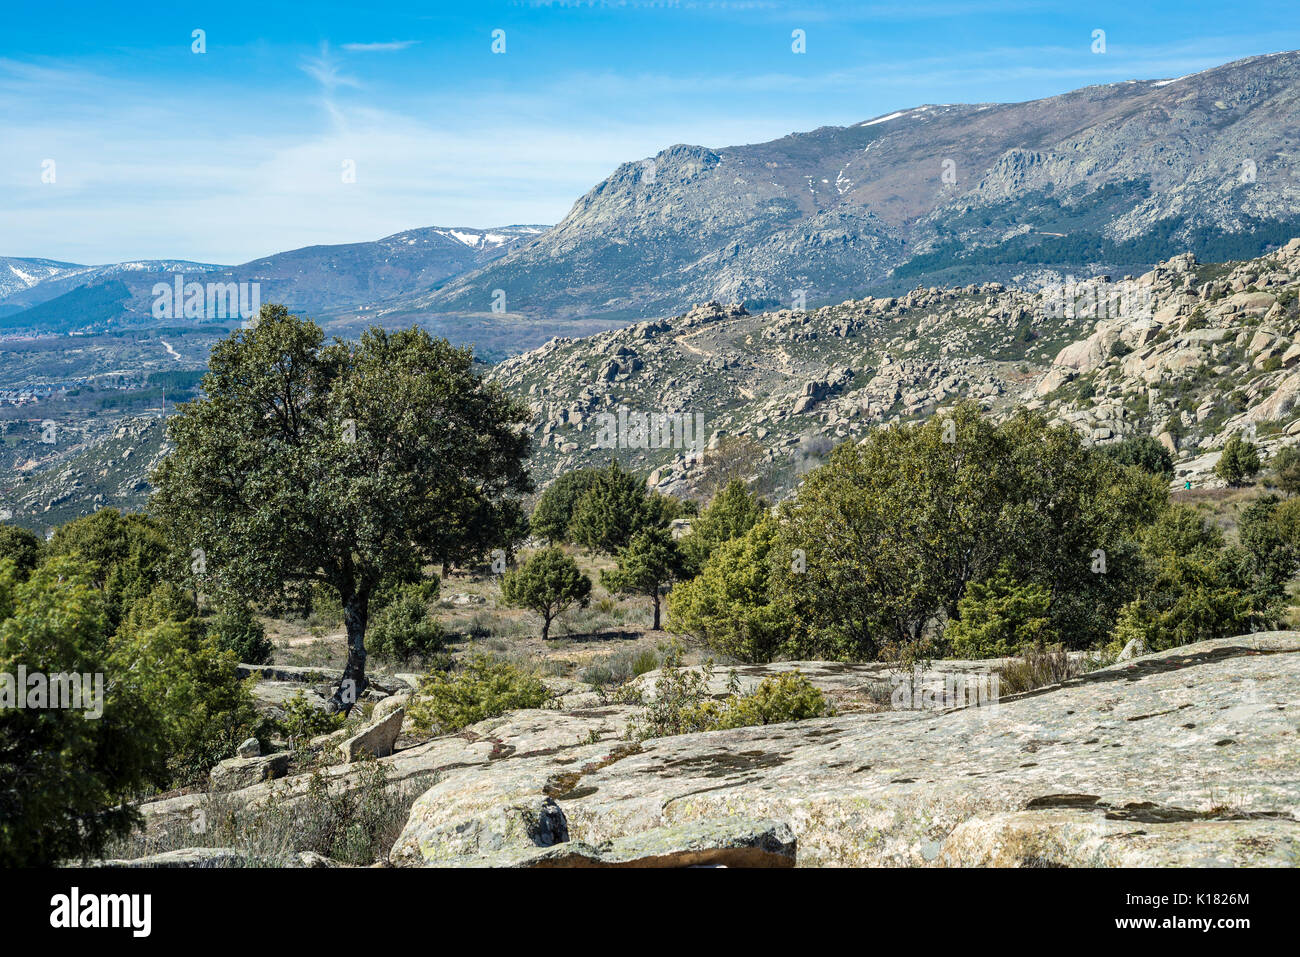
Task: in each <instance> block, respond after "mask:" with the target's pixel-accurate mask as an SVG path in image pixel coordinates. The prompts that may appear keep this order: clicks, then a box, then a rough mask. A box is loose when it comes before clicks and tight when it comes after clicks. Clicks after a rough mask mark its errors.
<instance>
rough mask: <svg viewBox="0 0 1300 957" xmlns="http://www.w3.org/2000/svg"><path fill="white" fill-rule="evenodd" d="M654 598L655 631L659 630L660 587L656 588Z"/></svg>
mask: <svg viewBox="0 0 1300 957" xmlns="http://www.w3.org/2000/svg"><path fill="white" fill-rule="evenodd" d="M654 599H655V631H658V630H659V589H658V588H656V589H655V593H654Z"/></svg>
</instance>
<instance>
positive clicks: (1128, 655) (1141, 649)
mask: <svg viewBox="0 0 1300 957" xmlns="http://www.w3.org/2000/svg"><path fill="white" fill-rule="evenodd" d="M1146 653H1147V643H1146V642H1145V641H1143V640H1142V639H1141V638H1130V639H1129V640H1128V644H1126V645H1125V646H1124V650H1123V651H1121V652H1120V653H1119V659H1118V660H1120V661H1131V660H1133V659H1134V658H1140V657H1141V656H1142V655H1145V654H1146Z"/></svg>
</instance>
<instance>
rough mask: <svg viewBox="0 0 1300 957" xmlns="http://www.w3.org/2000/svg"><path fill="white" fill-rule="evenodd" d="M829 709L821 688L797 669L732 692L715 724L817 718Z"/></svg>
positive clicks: (739, 725) (731, 725)
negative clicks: (739, 691)
mask: <svg viewBox="0 0 1300 957" xmlns="http://www.w3.org/2000/svg"><path fill="white" fill-rule="evenodd" d="M830 713H831V708H830V705H828V704H827V703H826V698H825V697H824V696H823V695H822V693H821V689H820V688H817V687H815V686H814V685H813V683H812V682H811V681H809V680H808V679H807V678H806V677H804V676H803V675H801V674H800V673H799V672H798V671H787V672H784V673H782V674H779V675H773V676H771V677H769V678H764V679H763V680H762V681H761V682H760V683H759V685H758V687H757V688H755V689H754V690H753V691H751V692H749V694H743V695H734V696H732V697H730V698H729V699H728V700H727V701H726V702H725V703H724V705H723V709H722V713H721V714H720V715H719V717H718V723H717V726H718V727H719V728H744V727H748V726H750V725H756V724H779V723H781V722H783V721H802V720H804V719H805V718H820V717H822V716H824V715H828V714H830Z"/></svg>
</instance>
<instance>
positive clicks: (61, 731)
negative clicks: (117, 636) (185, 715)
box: [0, 558, 165, 867]
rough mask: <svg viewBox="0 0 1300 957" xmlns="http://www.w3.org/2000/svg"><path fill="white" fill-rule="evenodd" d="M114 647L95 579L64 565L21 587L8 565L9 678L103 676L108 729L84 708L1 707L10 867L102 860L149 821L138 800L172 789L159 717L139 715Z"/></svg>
mask: <svg viewBox="0 0 1300 957" xmlns="http://www.w3.org/2000/svg"><path fill="white" fill-rule="evenodd" d="M107 645H108V623H107V615H106V612H105V610H104V599H103V595H102V593H101V592H100V591H99V589H97V588H96V587H95V586H94V584H93V580H92V571H91V570H90V569H88V568H86V567H85V566H84V565H81V564H79V563H77V562H75V561H73V560H71V559H67V558H61V559H56V560H54V561H48V562H46V563H45V564H44V565H42V566H41V567H40V568H39V569H37V570H36V571H34V572H33V573H32V574H31V577H30V578H28V579H27V580H26V581H20V580H19V574H18V571H17V569H16V567H15V565H14V563H13V562H12V561H11V560H0V673H3V674H5V675H14V676H16V675H17V673H18V668H19V666H20V665H25V666H26V667H28V668H30V669H32V670H33V671H36V670H38V669H39V670H42V671H44V672H45V673H47V674H59V673H69V674H71V673H76V674H83V675H95V674H98V675H101V676H102V677H103V678H104V683H103V685H102V686H101V689H102V691H103V693H104V700H103V702H102V704H103V714H102V715H101V716H100V717H99V718H98V719H97V720H87V718H86V714H87V713H88V712H93V711H94V710H96V709H95V707H94V704H93V703H87V702H85V701H84V699H83V706H84V708H85V710H77V709H74V708H41V709H33V708H16V707H12V702H9V703H6V705H5V706H3V707H0V866H3V867H35V866H52V865H55V864H58V863H59V862H60V861H63V860H65V859H73V858H86V857H93V856H97V855H99V854H100V853H101V851H102V849H103V847H104V846H105V844H106V843H107V842H108V841H109V840H111V839H114V838H120V837H122V836H124V835H125V834H127V833H129V831H130V829H131V827H132V825H133V824H134V822H135V821H137V820H138V814H137V813H136V812H135V811H134V810H133V809H132V807H131V805H130V803H129V801H130V800H131V798H132V797H133V796H134V795H135V794H137V793H138V792H140V791H141V790H143V789H145V788H146V787H147V786H148V785H149V784H151V783H162V782H163V781H164V780H165V763H164V759H165V751H164V749H163V741H162V740H161V739H160V737H159V735H158V725H157V721H156V715H155V713H154V711H153V710H152V709H150V708H147V707H141V706H140V705H141V704H142V703H145V702H142V700H141V699H140V698H138V697H137V696H136V694H135V691H136V690H137V686H138V683H137V681H136V676H135V675H134V674H133V673H131V672H125V673H121V674H118V673H116V672H115V670H114V668H113V667H112V666H111V662H110V660H109V651H108V648H107ZM15 680H16V678H15ZM110 681H112V684H110ZM11 690H20V691H23V692H25V691H26V689H25V688H24V689H11ZM91 693H92V694H93V693H94V685H93V679H92V687H91Z"/></svg>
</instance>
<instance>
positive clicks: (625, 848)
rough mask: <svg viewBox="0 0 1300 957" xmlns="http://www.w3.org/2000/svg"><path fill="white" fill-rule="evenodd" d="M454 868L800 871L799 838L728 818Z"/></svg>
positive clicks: (781, 828)
mask: <svg viewBox="0 0 1300 957" xmlns="http://www.w3.org/2000/svg"><path fill="white" fill-rule="evenodd" d="M450 863H451V864H452V866H456V867H651V868H665V867H794V864H795V837H794V833H793V832H792V831H791V830H790V828H789V827H788V826H787V825H785V824H782V823H780V822H777V821H750V820H746V819H745V818H737V817H724V818H717V819H712V820H704V821H691V822H690V823H687V824H678V825H672V826H669V827H659V828H653V829H651V830H649V831H643V832H641V833H638V834H631V835H628V836H627V837H622V838H616V839H615V840H612V841H608V842H606V843H604V844H600V845H596V846H593V845H590V844H583V843H582V842H581V841H565V842H563V843H557V844H551V845H550V846H548V847H543V848H537V847H532V848H529V847H514V848H510V849H509V850H505V851H500V852H497V853H495V854H485V855H481V856H471V857H465V858H458V859H454V860H452V861H451V862H450Z"/></svg>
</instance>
